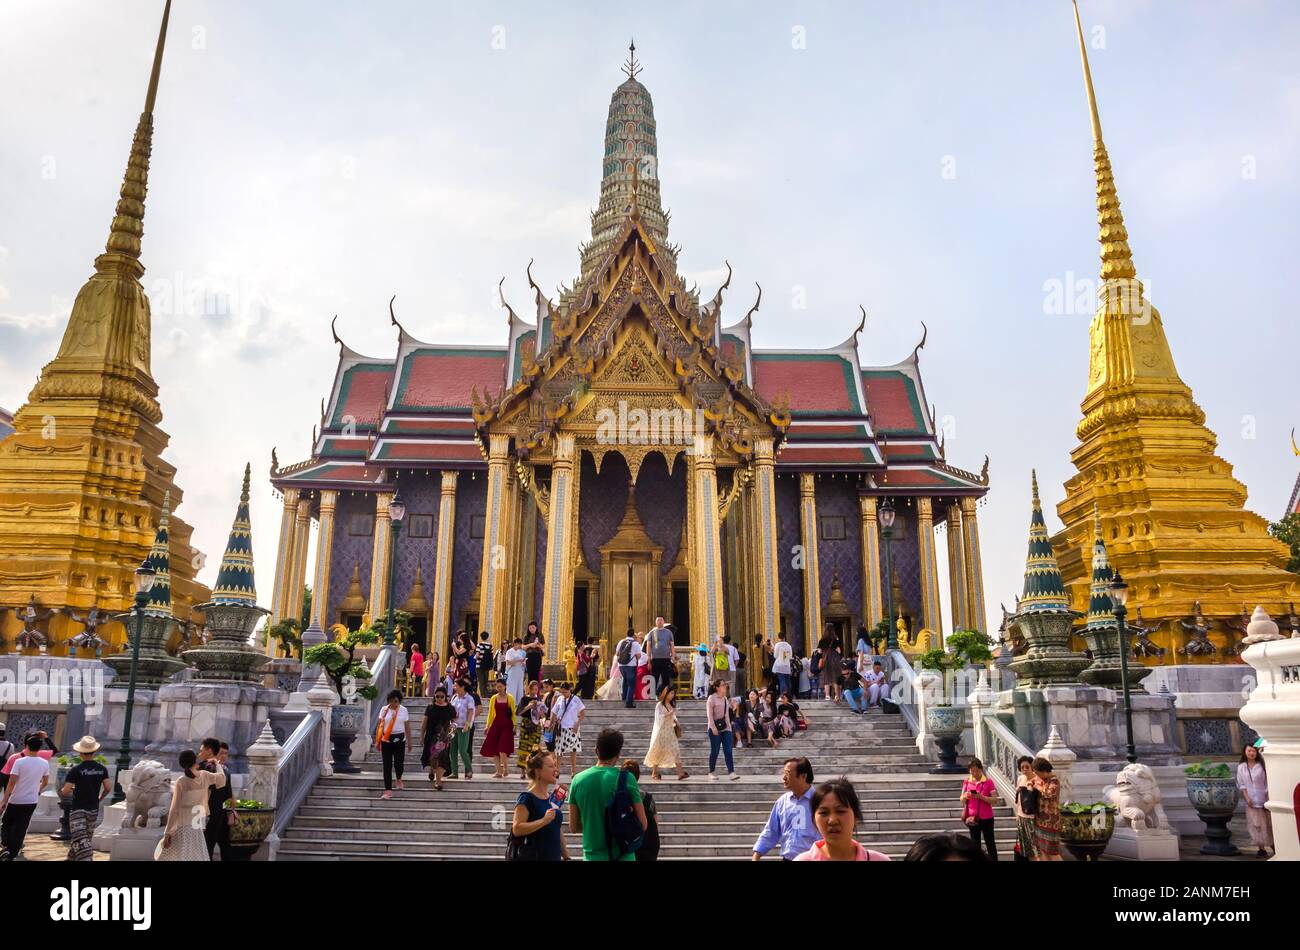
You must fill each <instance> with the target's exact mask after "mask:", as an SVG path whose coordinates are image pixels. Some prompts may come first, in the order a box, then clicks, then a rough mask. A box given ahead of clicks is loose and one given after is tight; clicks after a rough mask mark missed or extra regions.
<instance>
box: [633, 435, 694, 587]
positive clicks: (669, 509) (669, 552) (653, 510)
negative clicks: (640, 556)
mask: <svg viewBox="0 0 1300 950" xmlns="http://www.w3.org/2000/svg"><path fill="white" fill-rule="evenodd" d="M636 510H637V514H639V515H640V516H641V522H642V523H643V524H644V525H645V533H646V534H648V535H650V540H652V541H654V543H655V544H657V545H659V546H660V547H662V548H663V549H664V553H663V560H662V561H661V562H660V564H659V570H660V572H661V573H664V574H666V573H668V572H669V571H671V570H672V569H673V565H675V564H676V563H677V555H678V548H679V547H680V546H681V540H682V524H683V522H684V521H685V520H686V457H685V456H684V455H679V456H678V457H677V462H676V464H675V465H674V466H673V470H672V473H671V474H670V473H669V471H668V463H667V461H666V460H665V459H664V457H663V456H662V455H659V454H653V455H649V456H647V457H646V459H645V461H644V462H642V463H641V470H640V471H639V472H638V473H637V478H636Z"/></svg>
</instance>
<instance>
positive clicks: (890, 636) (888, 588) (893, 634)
mask: <svg viewBox="0 0 1300 950" xmlns="http://www.w3.org/2000/svg"><path fill="white" fill-rule="evenodd" d="M880 533H881V535H882V536H883V537H884V539H885V604H886V611H887V612H888V614H889V627H888V629H887V630H886V631H885V636H886V639H885V649H886V650H887V651H889V652H890V653H892V652H894V651H895V650H897V649H898V627H897V626H895V624H894V551H893V545H892V543H891V541H890V539H891V538H892V537H893V536H894V503H893V502H891V501H890V500H889V499H888V498H886V499H885V500H884V502H883V503H882V504H881V506H880Z"/></svg>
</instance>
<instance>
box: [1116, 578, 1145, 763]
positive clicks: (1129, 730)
mask: <svg viewBox="0 0 1300 950" xmlns="http://www.w3.org/2000/svg"><path fill="white" fill-rule="evenodd" d="M1127 602H1128V584H1126V583H1124V578H1123V577H1122V576H1121V575H1120V572H1119V571H1116V572H1115V577H1114V579H1113V580H1112V581H1111V582H1110V603H1111V608H1112V610H1113V611H1114V613H1115V624H1116V627H1117V628H1118V629H1117V630H1116V632H1115V633H1116V636H1118V637H1119V669H1120V678H1121V680H1122V681H1123V683H1124V730H1125V732H1126V734H1127V737H1128V760H1129V762H1130V763H1132V762H1136V761H1137V760H1138V757H1137V747H1136V746H1135V745H1134V744H1133V704H1132V703H1131V702H1130V700H1129V692H1128V628H1127V627H1126V626H1125V625H1124V615H1125V614H1126V613H1128V611H1127V609H1126V608H1125V606H1124V605H1125V604H1126V603H1127Z"/></svg>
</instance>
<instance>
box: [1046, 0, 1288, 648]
mask: <svg viewBox="0 0 1300 950" xmlns="http://www.w3.org/2000/svg"><path fill="white" fill-rule="evenodd" d="M1074 14H1075V26H1076V29H1077V31H1078V36H1079V52H1080V55H1081V57H1082V59H1083V77H1084V85H1085V87H1086V90H1087V97H1088V107H1089V110H1090V111H1091V114H1092V133H1093V144H1094V162H1095V165H1096V174H1097V220H1098V222H1099V224H1100V234H1099V238H1098V239H1099V240H1100V242H1101V286H1100V290H1099V294H1098V305H1097V312H1096V315H1095V316H1094V317H1093V320H1092V325H1091V327H1090V328H1089V339H1090V344H1091V355H1090V361H1089V373H1088V390H1087V394H1086V395H1085V396H1084V399H1083V404H1082V408H1083V421H1082V422H1080V423H1079V425H1078V428H1077V430H1076V434H1077V435H1078V438H1079V444H1078V445H1077V446H1076V447H1075V449H1074V451H1073V452H1071V453H1070V458H1071V460H1072V461H1073V462H1074V465H1075V468H1076V469H1077V470H1078V474H1076V475H1075V476H1074V477H1072V478H1071V479H1070V480H1069V481H1067V482H1066V483H1065V491H1066V496H1065V499H1064V500H1063V501H1062V502H1061V503H1060V504H1059V505H1058V506H1057V514H1058V515H1059V516H1060V519H1061V521H1062V523H1063V524H1064V525H1065V528H1064V530H1062V531H1061V532H1059V533H1058V534H1056V535H1055V536H1054V537H1053V538H1052V547H1053V548H1054V550H1055V552H1056V557H1057V561H1058V563H1059V564H1060V569H1061V574H1062V576H1063V577H1064V580H1065V583H1066V586H1067V587H1068V589H1069V592H1070V604H1071V606H1072V607H1073V608H1074V609H1076V610H1079V611H1083V612H1086V611H1087V610H1088V597H1089V585H1090V582H1091V579H1092V574H1091V548H1092V544H1093V541H1094V520H1093V510H1094V505H1095V506H1096V510H1097V511H1098V512H1099V514H1100V524H1101V531H1102V537H1103V538H1104V541H1105V544H1106V550H1107V552H1108V554H1109V557H1110V563H1111V565H1112V566H1113V567H1115V568H1117V569H1119V570H1120V571H1121V572H1122V573H1123V576H1124V578H1125V580H1126V581H1127V582H1128V584H1129V588H1130V605H1129V616H1130V617H1133V616H1134V615H1135V614H1136V612H1137V608H1138V607H1141V609H1142V614H1143V618H1144V623H1145V625H1146V626H1147V627H1149V628H1152V633H1151V639H1152V640H1153V641H1154V642H1156V643H1157V644H1158V645H1160V646H1162V647H1165V648H1166V649H1167V651H1168V652H1167V653H1166V654H1165V655H1164V657H1163V662H1165V663H1188V662H1192V661H1193V660H1195V661H1197V662H1211V663H1223V662H1232V661H1234V660H1235V659H1236V647H1237V642H1238V635H1236V634H1234V632H1233V631H1232V630H1231V629H1230V628H1229V627H1228V625H1227V624H1228V623H1230V622H1233V621H1235V620H1236V619H1237V618H1239V617H1240V616H1241V614H1242V612H1243V609H1245V608H1246V607H1247V606H1248V607H1249V608H1253V607H1254V606H1255V605H1256V604H1262V605H1263V606H1264V607H1265V609H1266V610H1268V611H1269V612H1270V613H1273V614H1276V613H1277V612H1278V610H1280V609H1282V608H1284V607H1285V606H1286V605H1287V604H1288V603H1289V602H1291V601H1292V600H1295V599H1296V597H1297V596H1298V595H1300V577H1297V575H1295V574H1292V573H1289V572H1287V571H1286V570H1285V565H1286V563H1287V559H1288V551H1287V548H1286V546H1285V545H1283V544H1281V543H1280V542H1278V541H1275V540H1274V539H1273V538H1271V537H1270V536H1269V533H1268V523H1267V522H1266V521H1265V520H1264V519H1263V518H1261V517H1260V516H1259V515H1257V514H1255V513H1254V512H1251V511H1247V510H1246V508H1245V503H1246V486H1245V485H1243V484H1242V483H1241V482H1239V481H1237V480H1236V479H1235V478H1233V477H1232V466H1231V465H1229V464H1228V463H1227V462H1226V461H1224V460H1223V459H1222V458H1220V457H1219V456H1218V455H1216V454H1215V451H1214V450H1215V446H1216V444H1217V440H1216V438H1215V435H1214V433H1213V432H1211V431H1210V430H1209V429H1208V428H1206V426H1205V413H1204V412H1203V411H1202V410H1201V408H1200V406H1198V405H1197V404H1196V403H1195V401H1194V400H1193V399H1192V391H1191V389H1190V388H1189V387H1188V386H1187V384H1186V383H1184V382H1183V381H1182V379H1181V378H1180V377H1179V375H1178V370H1177V369H1176V368H1175V366H1174V358H1173V354H1172V353H1171V352H1170V349H1169V342H1168V340H1167V339H1166V337H1165V330H1164V323H1163V321H1162V320H1161V318H1160V314H1159V312H1158V311H1157V310H1156V309H1155V307H1153V306H1152V305H1151V304H1150V302H1149V301H1148V300H1147V299H1146V296H1145V293H1144V290H1143V287H1142V284H1141V282H1140V281H1139V280H1138V278H1137V271H1136V268H1135V267H1134V265H1133V256H1132V252H1131V251H1130V249H1129V244H1128V232H1127V230H1126V229H1125V227H1124V218H1123V215H1122V214H1121V212H1120V205H1119V197H1118V195H1117V194H1116V191H1115V179H1114V176H1113V174H1112V171H1111V164H1110V157H1109V155H1108V154H1107V151H1106V145H1105V143H1104V142H1103V140H1102V134H1101V120H1100V118H1099V117H1098V112H1097V99H1096V95H1095V94H1094V92H1093V86H1092V74H1091V71H1090V69H1089V66H1088V52H1087V48H1086V45H1085V43H1084V38H1083V27H1082V23H1081V22H1080V20H1079V11H1078V7H1077V5H1076V6H1075V11H1074ZM1197 601H1199V602H1200V606H1201V608H1202V609H1203V612H1204V616H1205V618H1206V619H1207V621H1209V623H1210V629H1211V632H1210V639H1211V641H1212V642H1213V643H1214V644H1215V646H1216V648H1217V649H1216V652H1215V653H1212V654H1205V653H1199V654H1198V653H1197V652H1195V651H1193V652H1192V653H1190V654H1189V653H1186V652H1184V648H1185V647H1186V644H1187V638H1188V637H1189V636H1190V634H1189V633H1188V627H1187V626H1186V625H1185V624H1184V621H1187V620H1190V619H1191V618H1194V617H1195V616H1196V614H1197V613H1198V611H1197V609H1196V604H1197ZM1283 612H1285V611H1283ZM1146 662H1151V663H1154V662H1159V661H1158V660H1157V659H1155V658H1150V659H1148V660H1146Z"/></svg>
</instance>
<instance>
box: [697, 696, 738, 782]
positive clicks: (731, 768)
mask: <svg viewBox="0 0 1300 950" xmlns="http://www.w3.org/2000/svg"><path fill="white" fill-rule="evenodd" d="M704 711H705V715H706V716H707V717H708V724H709V726H708V728H709V781H711V782H712V781H716V780H717V776H716V775H714V774H713V770H714V769H715V768H717V767H718V751H719V750H721V751H722V755H723V758H724V759H726V762H727V778H729V779H731V780H732V781H735V780H736V779H738V778H740V776H739V775H737V774H736V763H735V761H733V759H732V757H731V743H732V741H733V740H734V739H735V736H734V735H733V734H732V731H731V703H730V702H728V701H727V681H726V680H724V679H716V680H714V681H713V682H712V683H710V684H709V698H708V699H707V700H705V702H704Z"/></svg>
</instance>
